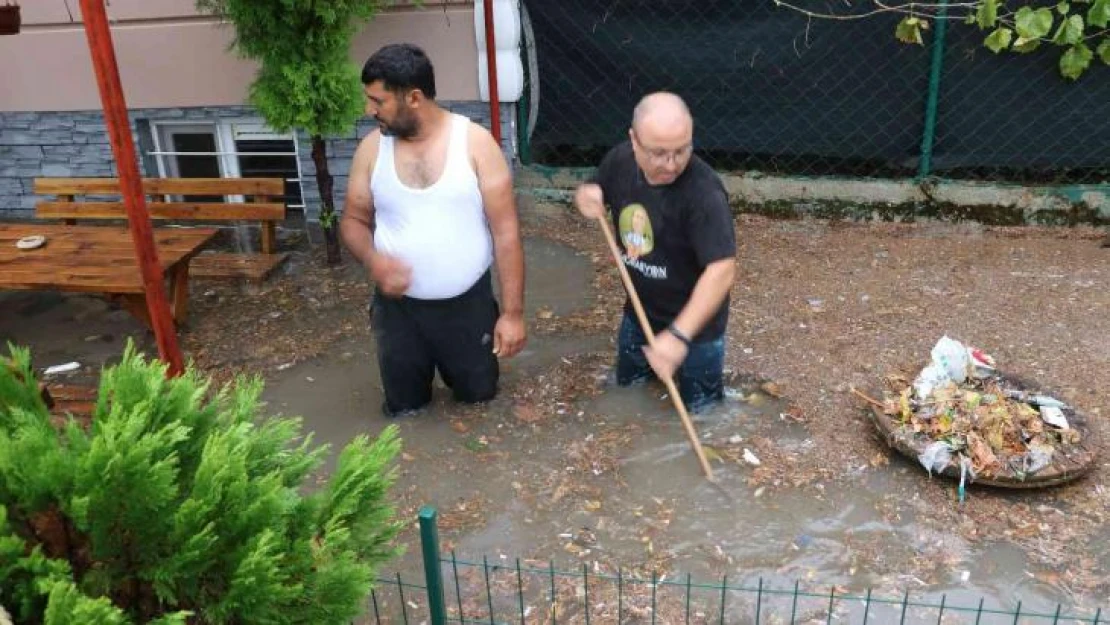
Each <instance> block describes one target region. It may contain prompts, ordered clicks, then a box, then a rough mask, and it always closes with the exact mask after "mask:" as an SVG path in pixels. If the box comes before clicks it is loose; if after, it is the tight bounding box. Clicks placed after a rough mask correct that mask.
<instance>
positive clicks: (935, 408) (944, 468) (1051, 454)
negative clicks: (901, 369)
mask: <svg viewBox="0 0 1110 625" xmlns="http://www.w3.org/2000/svg"><path fill="white" fill-rule="evenodd" d="M931 356H932V360H931V362H930V363H929V364H928V366H926V367H925V368H924V369H923V370H922V371H921V372H920V373H919V374H918V375H917V377H916V378H915V379H914V380H913V381H912V382H910V381H908V380H907V379H906V378H905V377H903V376H889V377H888V378H887V379H886V382H887V388H886V389H885V391H884V396H883V400H882V401H881V402H878V401H876V402H874V403H873V406H872V412H873V417H874V421H875V423H876V426H878V428H879V429H880V430H881V431H883V432H884V433H885V434H886V435H887V440H888V442H889V443H890V444H891V445H892V446H893V447H895V448H896V449H898V450H899V451H901V452H902V453H905V454H907V455H909V456H911V457H916V458H917V460H918V461H920V462H921V464H922V466H924V467H925V469H926V470H927V471H928V472H929V473H930V474H932V473H937V474H941V475H947V476H949V477H953V478H957V477H958V478H959V480H960V497H961V499H962V498H963V493H964V486H965V485H966V484H967V483H968V482H969V481H972V480H977V481H979V482H980V483H986V484H990V485H994V486H1004V487H1010V488H1029V487H1037V486H1048V485H1052V484H1060V483H1063V482H1066V481H1070V480H1072V479H1074V478H1076V477H1079V476H1080V475H1081V474H1082V473H1084V472H1086V471H1087V470H1088V469H1090V468H1091V467H1092V466H1093V464H1094V459H1095V456H1096V454H1095V450H1096V449H1097V445H1095V444H1094V443H1095V441H1094V440H1093V439H1094V438H1095V436H1094V435H1093V432H1092V431H1091V427H1090V426H1091V424H1090V423H1089V422H1088V421H1087V419H1085V418H1084V417H1083V416H1082V415H1080V414H1078V413H1077V412H1076V411H1075V410H1074V409H1073V408H1072V407H1070V406H1068V405H1067V404H1066V403H1064V402H1063V401H1061V400H1060V399H1057V398H1056V397H1053V396H1052V395H1051V394H1050V393H1047V392H1044V391H1041V390H1038V389H1037V388H1036V387H1035V386H1034V385H1032V384H1029V383H1026V382H1023V381H1021V380H1018V379H1017V378H1015V377H1011V376H1007V375H1004V374H1002V373H1001V372H1000V371H999V370H998V369H997V368H996V365H995V361H994V359H993V358H991V357H990V356H989V355H987V354H985V353H983V352H982V351H981V350H979V349H976V348H974V347H969V346H966V345H964V344H963V343H961V342H959V341H956V340H954V339H951V338H949V337H947V336H945V337H943V338H941V339H940V341H938V342H937V344H936V346H934V347H933V350H932V354H931Z"/></svg>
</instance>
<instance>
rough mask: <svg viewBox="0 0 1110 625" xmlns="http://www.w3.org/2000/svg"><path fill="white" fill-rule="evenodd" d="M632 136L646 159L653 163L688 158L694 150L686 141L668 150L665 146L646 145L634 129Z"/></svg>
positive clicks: (691, 144)
mask: <svg viewBox="0 0 1110 625" xmlns="http://www.w3.org/2000/svg"><path fill="white" fill-rule="evenodd" d="M632 138H633V139H635V140H636V143H637V144H638V145H639V146H640V149H641V150H643V152H644V154H646V155H647V157H648V160H650V161H652V162H654V163H666V162H668V161H671V160H673V161H675V162H679V161H683V160H685V159H687V158H689V157H690V154H691V153H693V151H694V144H693V143H687V144H686V145H684V146H682V147H680V148H677V149H674V150H668V149H667V148H652V147H648V146H646V145H644V142H643V141H640V137H639V136H638V135H637V134H636V131H635V130H633V131H632Z"/></svg>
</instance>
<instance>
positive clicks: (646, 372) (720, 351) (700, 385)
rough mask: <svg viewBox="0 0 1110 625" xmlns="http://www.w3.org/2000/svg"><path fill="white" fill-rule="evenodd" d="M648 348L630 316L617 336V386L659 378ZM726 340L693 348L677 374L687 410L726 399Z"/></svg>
mask: <svg viewBox="0 0 1110 625" xmlns="http://www.w3.org/2000/svg"><path fill="white" fill-rule="evenodd" d="M646 344H647V339H646V338H645V337H644V333H643V331H642V330H641V329H640V324H639V323H637V322H636V319H635V318H634V317H633V316H632V315H631V314H628V313H625V315H624V319H622V320H621V329H620V333H619V334H618V335H617V384H619V385H621V386H628V385H631V384H635V383H637V382H643V381H647V380H650V379H652V378H654V377H655V372H654V371H652V370H651V365H649V364H648V361H647V357H646V356H644V351H643V347H644V345H646ZM724 366H725V338H724V337H723V336H721V337H719V338H717V339H714V340H712V341H702V342H699V343H693V344H692V345H690V351H689V352H688V353H687V354H686V360H685V361H683V363H682V366H680V367H679V368H678V372H677V373H675V382H676V383H677V385H678V394H679V395H681V396H682V401H683V403H685V404H686V409H687V410H689V411H690V412H697V411H698V410H701V409H703V408H705V407H707V406H709V405H710V404H712V403H713V402H715V401H718V400H720V399H722V398H723V397H724V390H725V385H724Z"/></svg>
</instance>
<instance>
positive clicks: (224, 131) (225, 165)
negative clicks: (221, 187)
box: [150, 118, 305, 210]
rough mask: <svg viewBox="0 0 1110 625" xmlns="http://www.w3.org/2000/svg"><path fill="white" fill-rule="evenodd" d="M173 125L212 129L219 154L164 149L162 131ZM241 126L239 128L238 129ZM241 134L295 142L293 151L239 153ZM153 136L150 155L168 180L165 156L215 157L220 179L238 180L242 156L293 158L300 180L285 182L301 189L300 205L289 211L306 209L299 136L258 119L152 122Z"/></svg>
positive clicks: (236, 198) (231, 197) (240, 199)
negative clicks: (276, 129) (271, 127)
mask: <svg viewBox="0 0 1110 625" xmlns="http://www.w3.org/2000/svg"><path fill="white" fill-rule="evenodd" d="M174 126H210V127H212V129H213V131H214V133H215V135H216V148H217V151H216V152H176V151H173V150H165V149H163V146H162V132H163V130H165V129H167V128H172V127H174ZM237 127H238V128H237ZM241 134H249V135H250V136H251V137H252V138H255V139H273V140H282V141H287V140H290V139H291V140H292V141H293V151H292V152H239V151H237V150H236V149H235V138H236V137H237V136H240V135H241ZM150 135H151V138H152V139H153V140H154V150H153V151H151V152H150V155H151V156H153V157H154V158H155V161H156V162H157V163H158V176H159V177H160V178H165V177H167V173H166V172H167V171H168V170H169V166H168V164H167V162H166V157H173V156H180V155H189V156H215V157H218V158H219V161H218V162H219V166H220V176H221V177H223V178H239V177H241V176H240V174H239V157H240V156H292V157H293V160H294V161H295V162H296V163H297V177H296V178H286V179H285V181H286V182H295V183H297V186H298V187H300V190H301V203H299V204H288V205H287V206H288V207H289V208H298V209H301V210H305V204H304V197H305V195H304V172H303V171H302V169H301V159H300V142H299V141H298V140H297V133H295V132H291V133H284V134H283V133H279V132H274V131H273V130H270V129H269V128H268V127H267V126H266V124H265V123H264V122H262V121H260V120H258V119H250V118H237V119H220V120H212V119H198V120H184V119H175V120H165V121H163V120H151V122H150ZM227 201H228V202H236V203H241V202H244V201H245V198H244V197H243V196H242V195H229V196H227Z"/></svg>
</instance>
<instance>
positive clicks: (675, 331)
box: [667, 323, 690, 347]
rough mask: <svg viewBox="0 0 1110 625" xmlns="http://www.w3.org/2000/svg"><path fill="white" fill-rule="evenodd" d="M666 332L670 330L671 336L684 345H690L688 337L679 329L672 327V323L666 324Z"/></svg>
mask: <svg viewBox="0 0 1110 625" xmlns="http://www.w3.org/2000/svg"><path fill="white" fill-rule="evenodd" d="M667 332H670V333H671V335H672V336H674V337H675V338H676V339H678V340H680V341H682V344H683V345H685V346H686V347H690V337H688V336H686V335H685V334H683V333H682V331H681V330H679V329H678V328H676V327H674V324H673V323H672V324H671V325H669V326H667Z"/></svg>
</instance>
